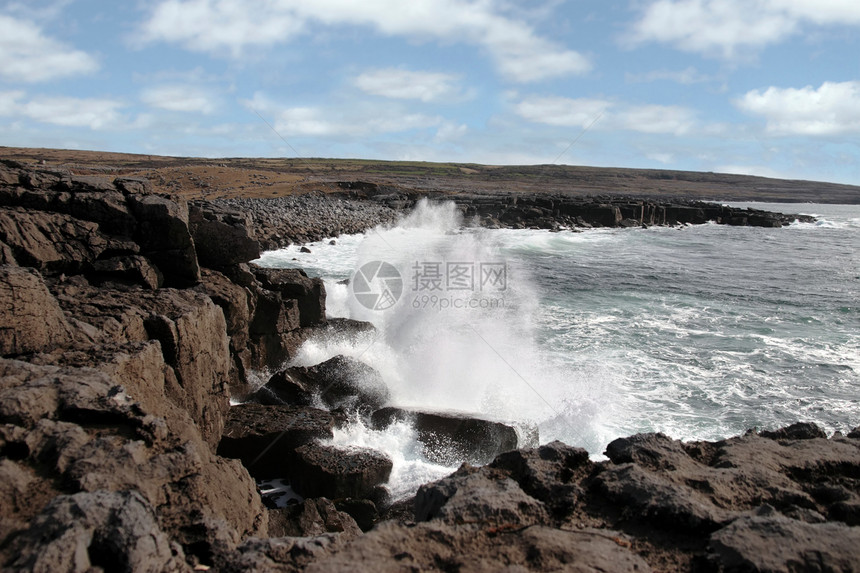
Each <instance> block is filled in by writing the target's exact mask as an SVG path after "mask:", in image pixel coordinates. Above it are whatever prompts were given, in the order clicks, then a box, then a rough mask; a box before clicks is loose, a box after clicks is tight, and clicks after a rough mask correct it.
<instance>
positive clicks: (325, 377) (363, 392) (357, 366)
mask: <svg viewBox="0 0 860 573" xmlns="http://www.w3.org/2000/svg"><path fill="white" fill-rule="evenodd" d="M315 395H318V396H320V398H321V399H322V401H323V403H325V404H326V405H327V406H328V407H329V408H332V409H336V408H344V409H346V410H361V411H367V412H369V411H372V410H373V409H375V408H379V407H380V406H382V405H383V404H385V403H386V402H387V401H388V397H389V394H388V387H387V386H386V385H385V382H384V381H383V380H382V377H381V376H380V375H379V373H378V372H376V370H374V369H373V368H371V367H370V366H368V365H366V364H364V363H363V362H360V361H358V360H355V359H354V358H349V357H347V356H335V357H334V358H331V359H329V360H326V361H325V362H322V363H320V364H317V365H316V366H311V367H309V368H305V367H296V368H287V369H286V370H283V371H281V372H279V373H277V374H275V375H274V376H273V377H272V378H271V379H270V380H269V382H268V383H267V384H266V386H264V387H263V388H261V389H260V390H259V391H258V392H257V393H255V394H254V395H253V396H252V399H253V400H255V401H261V402H263V403H271V402H275V403H278V402H280V403H286V404H290V403H297V404H309V403H310V401H311V400H312V396H315Z"/></svg>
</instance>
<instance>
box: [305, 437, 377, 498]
mask: <svg viewBox="0 0 860 573" xmlns="http://www.w3.org/2000/svg"><path fill="white" fill-rule="evenodd" d="M392 466H393V464H392V462H391V459H390V458H389V457H388V456H386V455H385V454H383V453H381V452H378V451H376V450H372V449H370V448H360V447H349V448H340V447H336V446H325V445H322V444H318V443H314V442H311V443H308V444H305V445H304V446H301V447H299V448H297V449H296V462H295V464H293V465H292V466H291V468H290V474H291V475H290V478H291V483H292V485H293V488H294V489H295V490H296V492H298V493H299V494H301V495H303V496H305V497H328V498H331V499H335V498H342V497H355V498H364V497H368V496H370V495H371V494H372V492H373V490H374V488H376V487H377V486H379V485H381V484H384V483H385V482H386V481H388V477H389V475H390V474H391V468H392Z"/></svg>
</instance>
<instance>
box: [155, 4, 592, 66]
mask: <svg viewBox="0 0 860 573" xmlns="http://www.w3.org/2000/svg"><path fill="white" fill-rule="evenodd" d="M311 23H322V24H324V25H329V26H343V25H353V26H369V27H371V28H374V29H375V30H377V31H378V32H379V33H381V34H383V35H386V36H399V37H405V38H408V39H410V40H427V39H430V40H440V41H445V42H464V43H471V44H475V45H478V46H480V47H483V48H485V49H486V50H487V51H488V52H489V54H490V56H491V57H492V58H493V60H494V61H495V63H496V66H497V68H498V70H499V71H500V72H501V73H502V74H503V75H504V76H506V77H508V78H509V79H511V80H513V81H518V82H530V81H537V80H542V79H545V78H550V77H558V76H565V75H570V74H582V73H585V72H587V71H589V70H590V69H591V64H590V62H589V61H588V59H587V58H586V57H585V56H583V55H582V54H579V53H578V52H575V51H572V50H567V49H565V48H564V47H562V46H559V45H557V44H555V43H553V42H550V41H549V40H547V39H545V38H543V37H541V36H539V35H537V33H536V32H535V30H534V29H533V28H532V27H531V26H529V25H528V24H526V23H525V22H522V21H520V20H512V19H510V18H508V17H506V16H504V15H502V13H501V12H500V10H499V9H498V7H497V6H495V5H494V2H493V0H482V1H479V2H467V1H464V0H411V1H410V2H402V1H400V0H363V1H362V2H355V1H354V0H315V1H314V2H307V1H306V0H261V1H259V2H257V3H255V5H254V7H253V8H249V7H248V5H247V3H245V2H242V1H241V0H162V1H161V2H160V3H159V4H158V5H157V6H155V8H154V9H153V11H152V14H151V16H150V18H149V19H148V20H147V21H146V22H145V23H144V24H143V27H142V40H143V41H144V42H153V41H165V42H171V43H178V44H181V45H183V46H185V47H186V48H188V49H191V50H195V51H203V52H215V53H220V52H227V53H229V54H230V55H231V56H232V57H234V58H239V57H241V56H242V54H243V52H244V50H245V48H247V47H254V46H256V47H260V46H273V45H276V44H279V43H285V42H289V41H291V40H293V39H295V37H296V36H297V35H299V34H301V33H302V32H304V31H305V30H306V29H307V28H308V27H309V25H310V24H311Z"/></svg>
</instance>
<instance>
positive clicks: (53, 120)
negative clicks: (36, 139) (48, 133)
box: [0, 91, 123, 130]
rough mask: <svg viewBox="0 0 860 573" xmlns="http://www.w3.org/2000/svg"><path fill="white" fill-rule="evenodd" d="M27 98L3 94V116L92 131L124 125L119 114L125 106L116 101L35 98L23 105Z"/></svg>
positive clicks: (0, 103)
mask: <svg viewBox="0 0 860 573" xmlns="http://www.w3.org/2000/svg"><path fill="white" fill-rule="evenodd" d="M25 97H26V94H25V93H24V92H21V91H17V92H0V115H3V116H18V117H27V118H29V119H32V120H35V121H38V122H42V123H50V124H53V125H61V126H66V127H88V128H90V129H93V130H100V129H109V128H112V127H113V128H118V127H120V126H121V124H122V123H123V121H122V117H121V115H120V113H119V109H120V108H122V107H123V104H122V103H121V102H119V101H116V100H110V99H81V98H72V97H51V96H36V97H33V98H31V99H29V100H26V101H22V100H24V98H25Z"/></svg>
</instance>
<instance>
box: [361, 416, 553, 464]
mask: <svg viewBox="0 0 860 573" xmlns="http://www.w3.org/2000/svg"><path fill="white" fill-rule="evenodd" d="M395 421H406V422H409V423H411V424H412V425H413V426H414V427H415V429H416V430H417V432H418V439H419V440H420V441H421V443H422V444H423V446H424V447H423V454H424V456H425V457H426V458H427V459H429V460H431V461H434V462H436V463H440V464H443V465H455V464H457V463H461V462H464V461H465V462H469V463H471V464H476V465H483V464H487V463H489V462H490V461H492V460H493V458H495V457H496V456H497V455H499V454H500V453H502V452H507V451H510V450H515V449H517V447H524V446H526V445H532V446H533V445H537V444H536V443H533V444H519V439H518V437H517V431H516V429H514V428H513V427H512V426H509V425H506V424H502V423H500V422H492V421H489V420H482V419H480V418H474V417H471V416H469V415H468V414H461V413H453V412H447V413H442V412H439V413H434V412H423V411H419V410H411V409H406V408H395V407H387V408H382V409H380V410H377V411H375V412H374V413H373V415H372V416H371V423H372V425H373V427H374V428H375V429H384V428H387V427H388V426H389V425H391V424H392V423H393V422H395ZM535 442H537V440H535Z"/></svg>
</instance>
